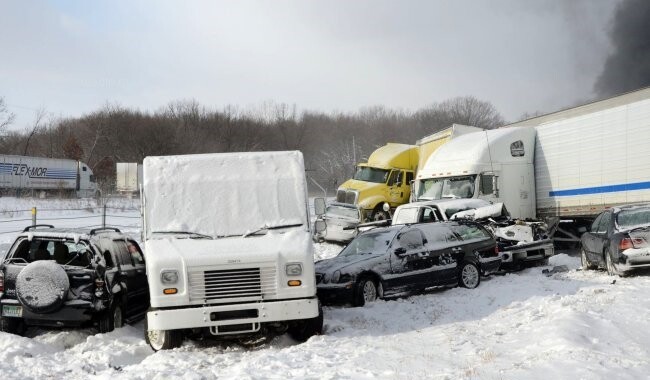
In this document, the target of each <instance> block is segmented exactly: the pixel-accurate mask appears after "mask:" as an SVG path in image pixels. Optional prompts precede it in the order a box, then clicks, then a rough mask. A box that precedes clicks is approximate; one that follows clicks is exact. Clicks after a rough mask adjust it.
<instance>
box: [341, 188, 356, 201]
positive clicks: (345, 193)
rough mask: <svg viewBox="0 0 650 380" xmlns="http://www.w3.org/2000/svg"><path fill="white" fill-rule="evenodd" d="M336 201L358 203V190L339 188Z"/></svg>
mask: <svg viewBox="0 0 650 380" xmlns="http://www.w3.org/2000/svg"><path fill="white" fill-rule="evenodd" d="M336 201H337V202H340V203H349V204H356V203H357V192H356V191H351V190H338V191H337V192H336Z"/></svg>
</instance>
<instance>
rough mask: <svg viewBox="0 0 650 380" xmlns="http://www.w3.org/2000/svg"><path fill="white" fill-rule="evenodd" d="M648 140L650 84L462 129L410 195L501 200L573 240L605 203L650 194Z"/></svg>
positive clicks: (422, 174) (644, 198)
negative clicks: (488, 126)
mask: <svg viewBox="0 0 650 380" xmlns="http://www.w3.org/2000/svg"><path fill="white" fill-rule="evenodd" d="M648 146H650V88H646V89H643V90H639V91H635V92H631V93H627V94H624V95H621V96H617V97H614V98H610V99H606V100H602V101H598V102H594V103H590V104H586V105H583V106H579V107H575V108H571V109H567V110H563V111H559V112H555V113H551V114H548V115H544V116H540V117H536V118H532V119H529V120H524V121H521V122H517V123H514V124H510V125H507V126H506V127H504V128H499V129H496V130H490V131H484V132H475V133H471V134H467V135H464V136H459V137H458V138H456V139H454V140H452V141H450V142H448V143H447V144H445V145H444V146H442V147H440V148H439V149H438V150H437V151H436V152H434V153H433V154H432V155H431V157H430V158H429V160H428V161H427V163H426V164H425V167H424V168H422V170H420V171H419V172H418V175H417V177H416V184H415V198H416V199H417V200H432V199H442V198H481V199H485V200H488V201H492V202H503V203H504V204H505V205H506V207H507V209H508V210H509V211H510V213H511V215H512V216H513V217H515V218H519V219H532V220H535V219H538V220H539V219H545V220H547V221H549V222H550V223H549V226H550V230H549V233H550V234H551V235H554V239H555V240H556V241H571V242H578V241H579V239H578V238H579V236H578V235H579V232H580V231H582V230H583V227H585V226H587V225H589V224H590V222H591V221H592V220H593V218H594V217H595V216H596V215H597V214H598V213H600V212H601V211H603V210H604V209H606V208H608V207H612V206H616V205H623V204H629V203H640V202H650V154H649V153H648ZM560 221H561V223H558V222H560Z"/></svg>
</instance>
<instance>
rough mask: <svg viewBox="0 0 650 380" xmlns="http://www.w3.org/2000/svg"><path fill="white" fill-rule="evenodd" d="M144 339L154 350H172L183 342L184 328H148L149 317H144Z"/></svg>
mask: <svg viewBox="0 0 650 380" xmlns="http://www.w3.org/2000/svg"><path fill="white" fill-rule="evenodd" d="M144 340H145V341H146V342H147V343H149V346H151V348H152V349H153V350H154V351H160V350H171V349H172V348H177V347H180V346H181V344H182V343H183V331H182V330H153V331H149V329H148V328H147V318H146V317H145V319H144Z"/></svg>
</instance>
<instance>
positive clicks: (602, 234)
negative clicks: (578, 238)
mask: <svg viewBox="0 0 650 380" xmlns="http://www.w3.org/2000/svg"><path fill="white" fill-rule="evenodd" d="M612 221H613V220H612V213H611V212H609V211H605V212H604V213H603V217H602V218H601V219H600V222H599V223H598V230H597V231H596V233H595V234H594V252H593V254H594V258H595V259H598V260H599V261H600V260H603V251H604V250H605V247H606V245H607V239H608V237H609V236H608V234H607V232H608V231H609V230H610V229H611V226H612Z"/></svg>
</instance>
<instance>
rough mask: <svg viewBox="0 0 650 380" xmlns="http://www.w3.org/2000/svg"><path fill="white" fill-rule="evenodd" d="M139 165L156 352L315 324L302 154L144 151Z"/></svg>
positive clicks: (306, 331) (307, 332)
mask: <svg viewBox="0 0 650 380" xmlns="http://www.w3.org/2000/svg"><path fill="white" fill-rule="evenodd" d="M143 172H144V173H143V179H144V183H143V194H142V202H143V210H144V228H143V234H144V237H143V240H144V248H145V256H146V266H147V275H148V282H149V291H150V297H151V310H150V311H149V312H148V313H147V316H146V328H145V330H146V332H145V336H146V339H147V341H148V342H149V344H150V345H151V347H152V348H153V349H154V350H161V349H169V348H173V347H177V346H179V345H180V344H181V342H182V340H183V338H184V336H186V334H189V333H191V334H192V335H196V334H206V335H210V336H214V337H218V338H224V339H228V338H240V337H250V336H251V334H262V333H268V334H281V333H284V332H289V334H290V335H291V336H292V337H294V338H295V339H297V340H306V339H308V338H309V337H310V336H312V335H315V334H319V333H320V332H321V331H322V325H323V316H322V311H321V308H320V304H319V302H318V299H317V297H316V283H315V273H314V254H313V245H312V242H311V233H310V226H309V211H308V210H309V209H308V204H307V184H306V181H305V169H304V163H303V156H302V153H300V152H255V153H224V154H201V155H185V156H166V157H147V158H146V159H145V160H144V170H143Z"/></svg>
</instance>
